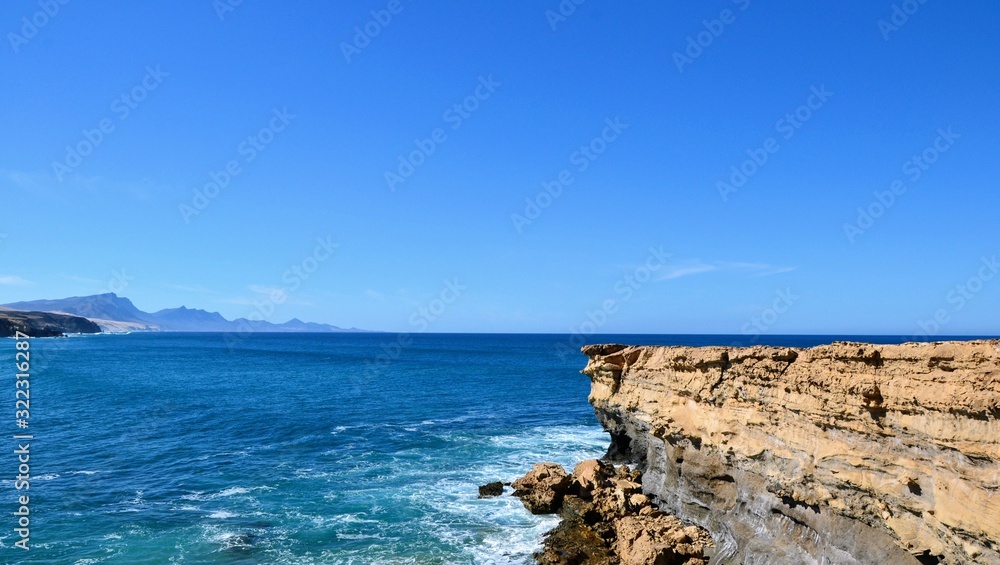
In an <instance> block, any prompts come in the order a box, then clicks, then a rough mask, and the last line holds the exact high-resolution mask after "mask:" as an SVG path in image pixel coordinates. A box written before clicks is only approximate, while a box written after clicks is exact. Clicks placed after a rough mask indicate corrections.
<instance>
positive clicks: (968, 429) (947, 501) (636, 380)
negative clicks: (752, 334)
mask: <svg viewBox="0 0 1000 565" xmlns="http://www.w3.org/2000/svg"><path fill="white" fill-rule="evenodd" d="M583 353H584V354H586V355H587V356H588V357H589V363H588V364H587V366H586V368H585V369H584V371H583V372H584V374H586V375H587V376H589V377H590V379H591V393H590V396H589V401H590V403H591V404H592V405H593V406H594V410H595V413H596V415H597V419H598V420H599V421H600V422H601V424H602V425H603V426H604V428H605V429H606V430H607V431H608V433H609V434H610V436H611V446H610V448H609V449H608V454H607V455H606V456H605V460H604V461H585V462H583V463H580V464H579V465H577V467H576V468H575V469H574V470H573V472H572V473H571V474H568V473H566V471H565V470H563V469H562V468H561V467H559V466H558V465H556V464H554V463H540V464H538V465H536V466H535V467H534V469H532V470H531V472H529V473H528V474H527V475H525V476H524V477H523V478H521V479H518V480H517V481H515V482H514V483H513V487H514V489H515V495H517V496H520V497H521V501H522V502H523V503H524V505H525V507H526V508H527V509H528V510H530V511H531V512H534V513H558V514H559V516H560V517H561V518H562V521H561V522H560V524H559V525H558V526H557V527H556V528H555V529H554V530H552V531H550V532H549V533H548V534H547V535H546V537H545V540H544V542H543V549H542V550H541V551H540V552H539V553H537V554H536V555H535V559H536V560H537V561H538V562H539V563H542V564H544V565H566V564H577V565H579V564H587V565H604V564H641V563H655V564H661V565H662V564H668V565H670V564H675V563H677V564H683V563H689V564H692V565H693V564H707V563H712V565H717V564H719V565H721V564H730V563H732V564H736V563H768V564H778V565H782V564H788V565H800V564H803V563H837V564H845V565H869V564H883V563H892V564H914V565H933V564H949V565H950V564H954V565H965V564H987V565H1000V340H990V341H983V340H980V341H969V342H938V343H907V344H902V345H872V344H864V343H847V342H840V343H834V344H831V345H824V346H819V347H813V348H809V349H796V348H776V347H763V346H756V347H748V348H733V347H659V346H656V347H653V346H649V347H638V346H626V345H620V344H608V345H593V346H587V347H584V348H583ZM611 461H613V462H615V463H627V465H620V466H618V467H615V466H613V465H612V464H611V463H610V462H611ZM502 486H503V485H501V490H502Z"/></svg>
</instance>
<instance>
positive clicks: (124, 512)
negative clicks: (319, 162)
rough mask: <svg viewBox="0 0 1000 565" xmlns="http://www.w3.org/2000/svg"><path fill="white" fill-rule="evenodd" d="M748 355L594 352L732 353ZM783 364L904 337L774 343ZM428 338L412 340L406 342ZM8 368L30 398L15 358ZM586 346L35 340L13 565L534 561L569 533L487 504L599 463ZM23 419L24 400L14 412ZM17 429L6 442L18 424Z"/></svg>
mask: <svg viewBox="0 0 1000 565" xmlns="http://www.w3.org/2000/svg"><path fill="white" fill-rule="evenodd" d="M740 339H741V336H592V337H590V338H588V340H587V341H588V342H593V343H598V342H622V343H641V344H682V345H708V344H718V345H730V344H732V343H734V342H737V341H739V340H740ZM767 339H768V342H770V343H773V344H775V345H787V346H809V345H815V344H819V343H828V342H830V341H833V340H836V339H855V340H866V341H875V342H882V343H897V342H900V341H905V339H904V338H896V337H891V336H890V337H887V336H867V337H865V336H861V337H858V336H854V337H851V338H847V337H843V338H841V337H832V336H820V337H810V336H771V337H768V338H767ZM410 340H412V341H410ZM0 347H3V348H6V349H7V351H6V352H5V353H4V356H5V358H9V359H10V360H11V363H10V364H9V365H8V367H9V370H8V372H9V373H10V375H9V377H10V378H8V379H5V380H4V381H3V382H8V383H9V384H10V387H9V388H10V391H9V395H8V397H9V398H12V397H13V389H14V386H13V373H14V368H13V357H14V341H13V340H9V339H5V340H0ZM576 348H577V342H575V341H574V340H573V338H571V337H569V336H559V335H430V334H421V335H414V336H411V337H409V338H408V339H403V340H400V339H399V338H397V336H395V335H392V334H323V335H319V334H313V335H293V334H271V335H252V336H250V337H248V338H247V339H245V340H243V341H241V342H240V343H239V344H237V346H236V347H235V348H234V349H230V347H229V345H227V342H226V341H225V339H224V336H223V335H220V334H169V333H151V334H131V335H97V336H81V337H71V338H60V339H33V340H31V352H32V377H31V389H30V390H31V402H32V404H31V420H30V429H29V430H28V431H29V433H32V434H33V435H34V437H35V439H34V440H32V441H31V447H30V450H31V475H32V481H31V489H30V497H31V511H32V514H31V539H30V544H31V547H32V549H31V550H29V551H27V552H25V551H23V550H20V549H16V548H14V547H12V545H13V543H14V541H16V539H17V538H16V536H15V535H14V533H13V531H12V528H13V527H14V517H13V516H12V515H11V514H10V513H11V512H13V511H14V510H16V508H17V505H16V504H15V500H16V495H17V494H25V493H24V492H21V493H17V492H15V491H14V489H13V488H12V487H13V481H12V480H11V479H13V477H14V475H15V474H16V470H17V462H16V460H15V456H14V455H12V454H11V452H12V450H13V449H14V448H15V447H16V446H15V445H14V443H15V442H14V440H12V439H9V437H10V436H8V439H7V440H6V442H7V446H8V447H9V449H4V450H3V451H4V452H5V453H7V455H5V456H0V477H2V478H3V479H4V481H3V497H2V500H0V503H2V508H0V516H6V518H2V517H0V543H2V545H0V554H2V560H3V561H4V562H6V563H22V562H23V563H58V564H70V563H78V564H89V563H129V564H132V563H175V562H176V563H366V564H367V563H442V564H444V563H447V564H451V563H470V564H471V563H476V564H480V563H526V562H530V554H531V552H532V551H533V549H535V548H536V547H537V543H538V541H539V539H540V536H541V534H542V533H543V532H544V531H546V530H547V529H549V528H551V527H552V526H553V525H554V524H555V521H556V519H555V518H552V517H538V516H532V515H530V514H528V513H527V512H526V511H525V510H524V509H523V507H522V506H521V504H520V502H518V501H517V500H516V499H513V498H511V497H501V498H497V499H485V500H479V499H477V496H476V495H477V490H476V487H477V486H478V485H479V484H482V483H485V482H488V481H493V480H506V481H509V480H512V479H514V478H516V477H517V476H519V475H521V474H523V473H524V472H525V471H527V470H528V469H529V468H530V467H531V465H533V464H534V463H536V462H539V461H543V460H552V461H557V462H560V463H562V464H563V465H565V466H568V467H571V466H572V465H574V464H575V463H576V462H579V461H581V460H583V459H587V458H594V457H599V456H600V455H602V454H603V452H604V451H605V449H606V448H607V443H608V440H607V436H606V434H604V433H603V432H602V431H601V430H600V428H599V427H598V426H597V424H596V420H595V418H594V414H593V411H592V409H591V407H590V406H589V404H588V403H587V394H588V392H589V385H590V383H589V380H588V379H587V377H585V376H583V375H581V374H580V372H579V371H580V369H581V368H583V366H584V364H585V361H586V359H585V357H584V356H583V355H582V354H578V353H573V354H566V351H569V350H572V349H576ZM10 404H13V400H10ZM3 420H6V421H4V423H3V425H5V426H7V429H10V430H11V431H12V432H11V433H17V432H16V431H15V428H14V426H13V413H11V414H9V416H7V417H4V418H3Z"/></svg>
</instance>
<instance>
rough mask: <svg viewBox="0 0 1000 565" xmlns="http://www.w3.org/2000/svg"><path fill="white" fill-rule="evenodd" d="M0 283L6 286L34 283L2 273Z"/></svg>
mask: <svg viewBox="0 0 1000 565" xmlns="http://www.w3.org/2000/svg"><path fill="white" fill-rule="evenodd" d="M0 284H2V285H6V286H25V285H29V284H34V283H33V282H31V281H29V280H27V279H22V278H21V277H19V276H16V275H2V276H0Z"/></svg>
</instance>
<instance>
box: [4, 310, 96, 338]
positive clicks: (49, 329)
mask: <svg viewBox="0 0 1000 565" xmlns="http://www.w3.org/2000/svg"><path fill="white" fill-rule="evenodd" d="M17 332H21V333H23V334H27V335H28V336H30V337H59V336H62V335H65V334H68V333H84V334H96V333H100V332H101V328H100V327H98V325H97V324H95V323H94V322H91V321H90V320H88V319H86V318H80V317H78V316H70V315H67V314H54V313H51V312H25V311H20V310H8V309H0V337H14V336H15V335H16V333H17Z"/></svg>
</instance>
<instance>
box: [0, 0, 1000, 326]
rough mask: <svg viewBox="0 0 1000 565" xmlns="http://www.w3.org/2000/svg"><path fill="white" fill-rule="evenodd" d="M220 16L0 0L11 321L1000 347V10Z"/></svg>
mask: <svg viewBox="0 0 1000 565" xmlns="http://www.w3.org/2000/svg"><path fill="white" fill-rule="evenodd" d="M577 1H578V2H579V1H580V0H577ZM62 2H66V0H62ZM231 3H232V4H236V6H231V5H230V3H229V2H227V0H219V1H216V2H213V1H212V0H178V1H174V2H157V3H151V2H143V3H135V2H125V1H120V0H119V1H115V0H108V1H103V2H97V3H93V2H90V3H88V2H82V1H79V0H77V1H68V2H66V3H65V4H63V3H60V2H59V1H57V0H41V1H39V0H9V1H5V2H3V3H2V7H0V32H3V33H4V34H5V36H4V42H3V45H2V46H0V78H2V84H3V85H4V87H3V88H2V89H0V108H2V109H0V116H2V123H3V127H2V128H0V205H2V209H3V211H4V214H3V215H2V218H0V234H2V235H0V302H11V301H16V300H28V299H36V298H60V297H65V296H73V295H84V294H92V293H98V292H107V291H118V293H119V294H121V295H124V296H127V297H129V298H131V299H132V300H133V301H134V302H135V304H136V305H137V306H138V307H139V308H141V309H144V310H150V311H152V310H157V309H160V308H166V307H174V306H179V305H181V304H183V305H186V306H188V307H192V308H204V309H208V310H214V311H219V312H221V313H222V314H223V315H225V316H227V317H229V318H234V317H238V316H246V315H248V314H250V313H252V312H254V311H257V310H261V311H263V312H264V313H265V314H268V318H269V319H270V320H272V321H276V322H282V321H285V320H287V319H289V318H292V317H298V318H301V319H304V320H308V321H319V322H327V323H332V324H336V325H340V326H345V327H350V326H357V327H362V328H368V329H379V330H391V331H439V332H449V331H485V332H495V331H510V332H573V331H577V332H583V333H587V332H591V331H600V332H602V333H615V332H649V333H741V332H743V333H764V334H766V333H904V334H913V333H918V332H921V331H924V332H926V333H932V334H933V333H940V334H996V333H998V332H1000V325H998V321H997V320H998V316H997V313H998V312H1000V277H995V278H994V275H995V274H996V271H997V266H996V264H995V259H994V258H995V257H996V256H997V255H998V254H1000V237H998V236H1000V222H998V210H1000V206H998V204H1000V198H998V196H997V191H998V190H1000V184H998V182H997V179H998V176H1000V170H998V168H1000V158H998V155H1000V107H998V104H997V102H998V100H1000V73H998V71H997V70H998V69H1000V60H998V59H1000V34H997V33H996V29H997V27H998V24H1000V4H997V3H996V2H986V1H980V2H945V1H943V0H926V1H925V2H924V3H922V4H921V3H919V2H917V1H916V0H909V1H907V2H900V1H897V2H896V3H895V4H894V3H893V2H892V1H890V0H883V1H874V2H873V1H870V0H836V1H834V0H827V1H816V2H801V3H799V2H797V3H794V7H792V6H793V4H792V3H787V2H784V3H782V2H765V1H763V0H749V1H748V0H735V1H733V0H715V1H711V2H627V3H617V2H609V1H607V0H586V1H583V2H582V3H581V4H580V5H576V4H575V3H573V2H571V1H569V0H566V1H564V2H563V3H562V4H560V2H558V1H557V0H543V1H538V0H511V1H506V2H481V1H469V2H449V3H445V4H444V5H442V4H441V3H434V2H424V1H421V0H400V1H399V2H396V1H393V2H390V1H388V0H375V1H356V2H320V1H298V2H290V3H277V2H260V1H251V0H246V1H243V2H242V3H240V2H237V0H231ZM46 10H48V12H49V13H46ZM560 10H561V11H562V13H560ZM456 105H457V106H456ZM102 129H103V130H104V131H102ZM227 168H228V169H229V170H228V171H227ZM740 169H742V172H740ZM227 177H228V178H227ZM213 179H214V180H213ZM213 182H217V184H216V185H212V184H210V183H213ZM546 187H547V188H546ZM894 191H895V192H894ZM198 194H201V196H198ZM859 208H860V209H862V210H864V212H863V213H862V212H859ZM319 240H323V241H324V242H326V246H325V247H324V246H322V245H320V243H319V242H318V241H319ZM331 243H332V244H336V248H335V249H334V250H333V251H329V250H328V248H331V247H333V246H332V245H331ZM651 250H652V251H651ZM276 291H280V294H275V292H276ZM255 302H256V305H254V304H255ZM935 316H937V317H938V321H936V322H934V323H933V324H931V323H929V320H932V319H934V318H935ZM921 324H922V325H921ZM935 324H936V325H935ZM921 327H923V328H924V329H923V330H922V329H921Z"/></svg>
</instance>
